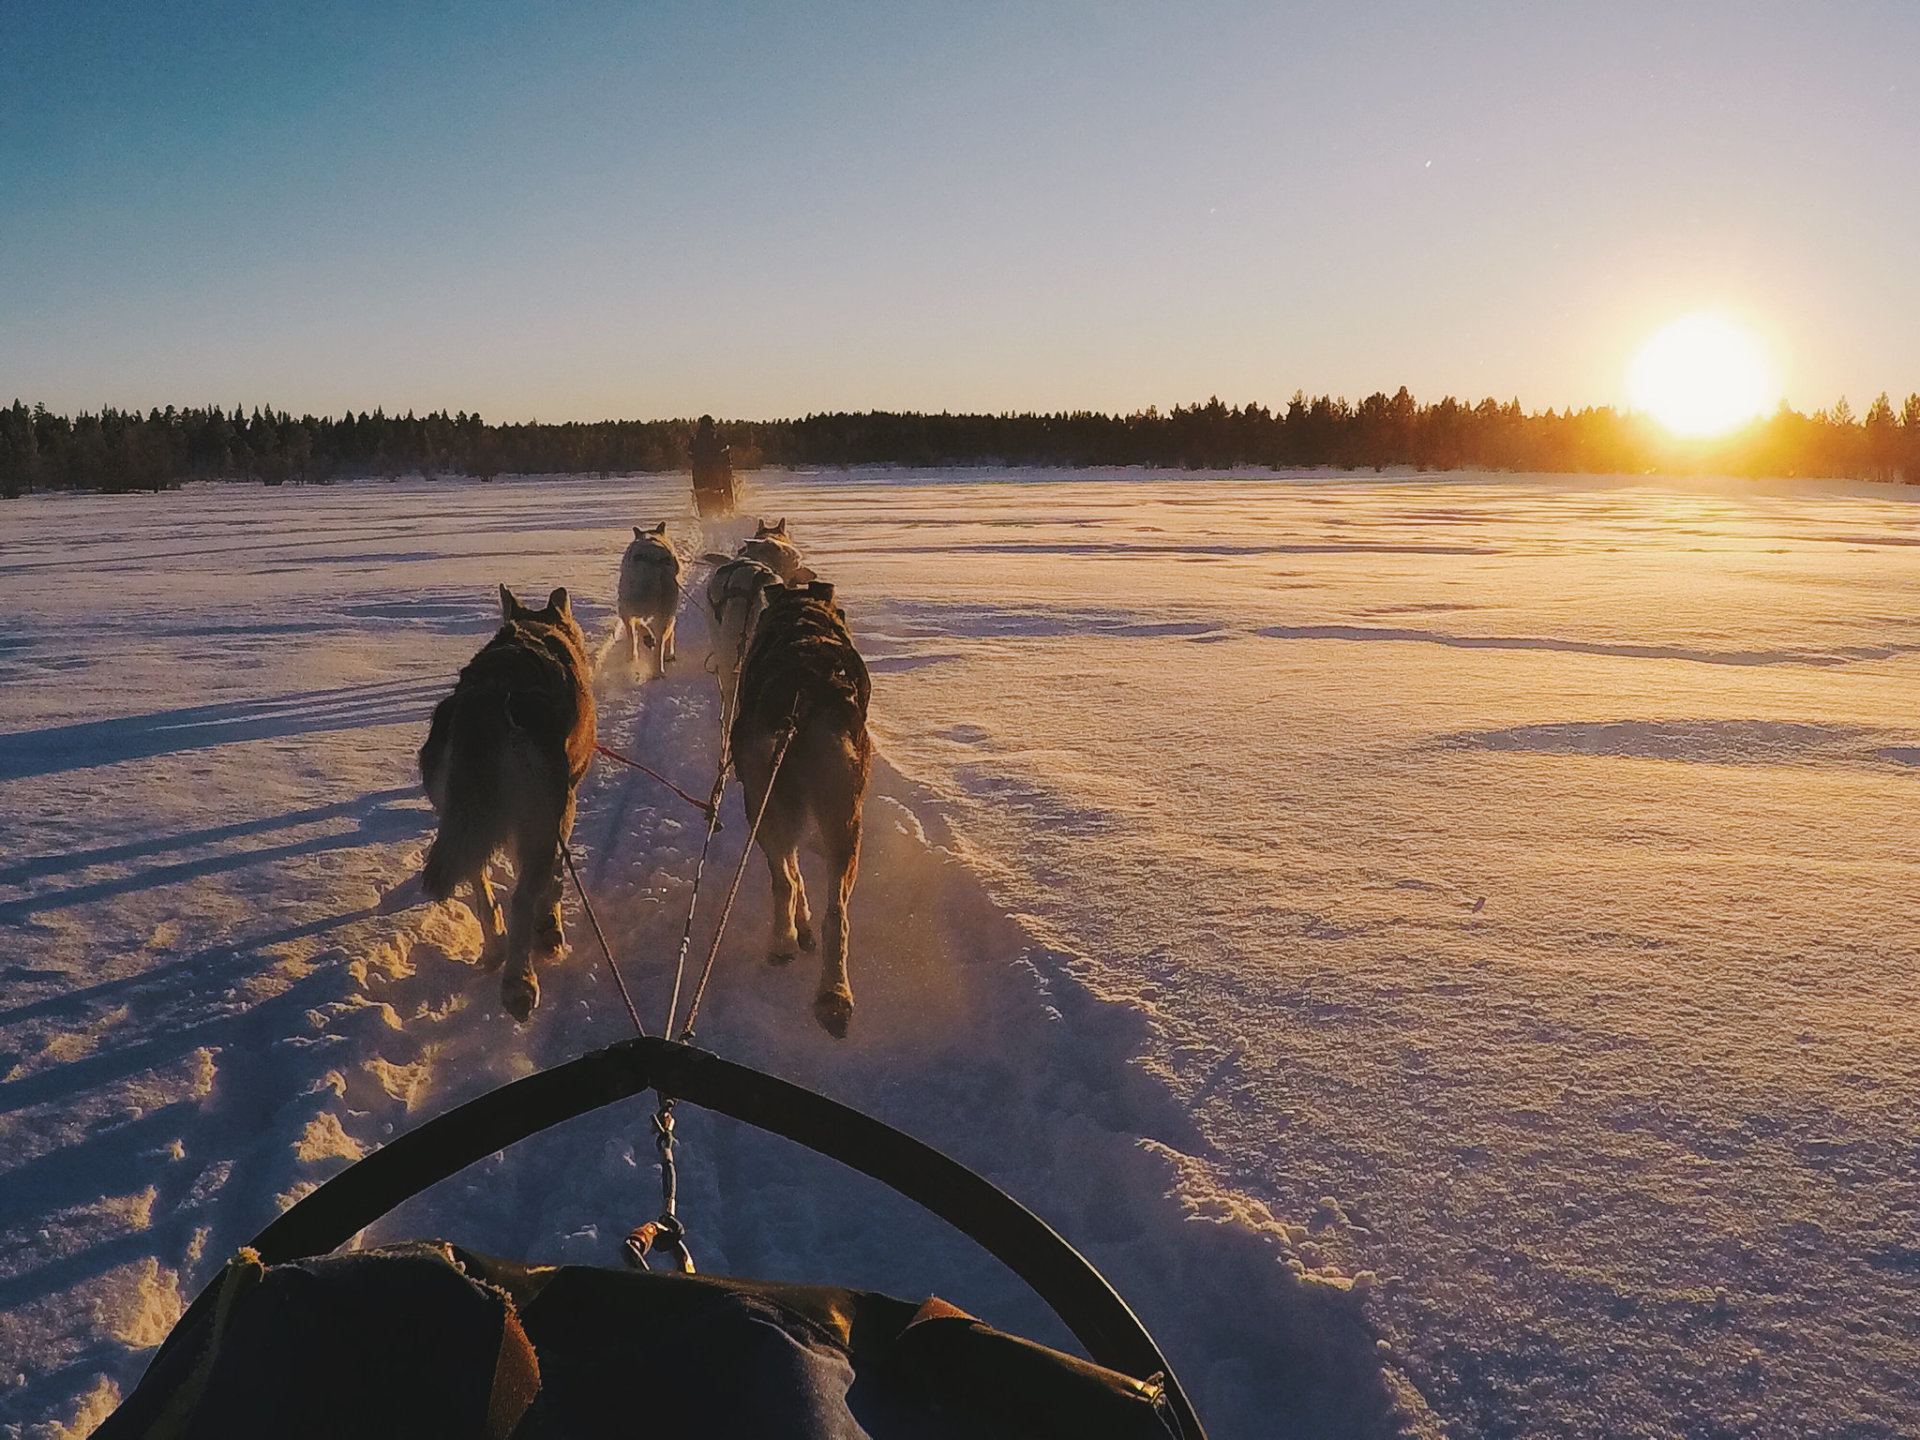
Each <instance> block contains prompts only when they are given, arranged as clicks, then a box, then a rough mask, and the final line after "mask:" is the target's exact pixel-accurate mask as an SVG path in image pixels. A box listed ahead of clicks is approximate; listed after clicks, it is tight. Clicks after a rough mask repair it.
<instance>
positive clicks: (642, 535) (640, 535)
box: [633, 525, 647, 540]
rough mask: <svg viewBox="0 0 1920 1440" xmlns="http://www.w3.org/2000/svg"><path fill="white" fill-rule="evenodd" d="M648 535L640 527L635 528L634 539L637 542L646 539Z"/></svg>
mask: <svg viewBox="0 0 1920 1440" xmlns="http://www.w3.org/2000/svg"><path fill="white" fill-rule="evenodd" d="M646 533H647V532H646V531H644V530H642V529H641V528H640V527H639V526H638V525H636V526H634V527H633V538H634V539H636V540H640V539H643V538H645V536H646Z"/></svg>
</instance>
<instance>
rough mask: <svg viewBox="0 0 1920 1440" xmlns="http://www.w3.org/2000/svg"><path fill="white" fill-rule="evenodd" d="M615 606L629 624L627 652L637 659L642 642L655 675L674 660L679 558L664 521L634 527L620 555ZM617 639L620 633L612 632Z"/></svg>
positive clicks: (637, 661)
mask: <svg viewBox="0 0 1920 1440" xmlns="http://www.w3.org/2000/svg"><path fill="white" fill-rule="evenodd" d="M614 609H615V610H616V612H617V613H618V614H619V616H620V623H621V624H622V625H624V626H626V627H627V644H628V653H629V656H630V658H631V659H632V661H633V663H634V664H635V665H638V664H639V663H640V646H641V643H642V642H643V641H644V642H645V644H646V647H647V649H648V650H650V651H652V652H653V675H654V678H655V679H658V678H659V677H660V676H662V675H664V674H666V673H667V662H668V661H669V660H673V659H676V658H677V656H676V655H675V652H674V648H673V620H674V616H675V615H676V614H677V613H678V612H679V609H680V556H679V554H678V553H677V552H676V551H675V550H674V548H673V546H672V545H670V544H669V543H668V542H667V522H666V521H664V520H662V521H661V522H660V523H659V524H658V525H656V526H654V527H653V529H651V530H642V529H641V528H640V527H639V526H638V525H636V526H634V527H633V543H632V544H631V545H629V546H627V550H626V553H625V554H624V555H622V556H621V557H620V588H619V594H618V598H617V599H616V601H615V604H614ZM615 638H616V639H617V638H619V632H618V631H617V630H616V631H615Z"/></svg>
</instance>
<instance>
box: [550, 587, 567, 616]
mask: <svg viewBox="0 0 1920 1440" xmlns="http://www.w3.org/2000/svg"><path fill="white" fill-rule="evenodd" d="M572 605H573V602H572V601H571V600H570V599H568V598H567V587H566V586H564V585H562V586H561V587H560V588H559V589H557V590H555V591H554V592H553V593H552V594H551V595H549V596H547V608H548V609H549V610H557V611H559V612H560V613H561V614H562V615H571V614H572V613H573V610H572Z"/></svg>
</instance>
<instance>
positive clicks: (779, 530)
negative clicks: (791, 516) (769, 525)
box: [773, 515, 787, 540]
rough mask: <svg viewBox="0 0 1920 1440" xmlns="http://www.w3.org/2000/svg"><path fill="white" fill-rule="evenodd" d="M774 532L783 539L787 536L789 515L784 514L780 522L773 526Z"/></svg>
mask: <svg viewBox="0 0 1920 1440" xmlns="http://www.w3.org/2000/svg"><path fill="white" fill-rule="evenodd" d="M773 533H774V534H775V535H778V536H779V537H780V538H781V539H782V540H784V539H786V538H787V517H786V516H784V515H782V516H781V517H780V521H779V523H778V524H776V525H775V526H774V527H773Z"/></svg>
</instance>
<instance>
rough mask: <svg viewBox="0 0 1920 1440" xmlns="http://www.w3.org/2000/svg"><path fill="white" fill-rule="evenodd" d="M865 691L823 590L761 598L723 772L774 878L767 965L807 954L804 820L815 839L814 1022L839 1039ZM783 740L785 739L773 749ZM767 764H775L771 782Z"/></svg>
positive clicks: (848, 991) (848, 1010)
mask: <svg viewBox="0 0 1920 1440" xmlns="http://www.w3.org/2000/svg"><path fill="white" fill-rule="evenodd" d="M871 693H872V686H871V683H870V682H869V681H868V679H867V667H866V665H865V664H864V663H863V662H862V661H861V659H860V655H859V652H858V651H856V650H855V649H854V648H853V640H852V638H851V637H850V636H849V635H848V634H847V619H846V616H845V614H844V613H842V611H841V609H840V607H839V606H838V605H836V604H834V603H833V586H831V585H828V584H826V583H824V582H819V581H816V582H813V583H810V584H806V585H794V586H781V587H779V588H777V589H774V590H771V591H769V592H768V595H767V603H766V609H765V611H764V612H763V613H762V614H761V616H760V621H759V624H758V625H756V626H755V627H754V632H753V643H752V645H751V647H750V648H749V649H748V651H747V659H746V663H745V664H744V665H742V666H741V667H740V687H739V690H738V692H737V700H738V704H739V711H738V714H736V715H735V717H734V721H733V737H732V740H733V762H734V766H735V768H736V769H737V770H738V771H739V773H740V783H741V785H742V787H743V788H744V789H745V790H746V800H747V814H748V815H750V816H751V815H762V817H763V818H762V819H761V822H760V849H761V851H762V853H763V854H765V856H766V857H767V871H768V873H769V874H770V875H771V876H772V878H773V938H772V943H771V945H770V946H769V948H768V951H767V958H768V960H770V961H771V962H772V963H773V964H775V965H784V964H786V963H787V962H788V961H790V960H792V959H793V956H794V950H795V947H796V946H797V947H798V948H799V949H802V950H811V949H812V948H813V924H812V919H813V917H812V915H811V913H810V912H809V910H808V908H807V891H806V885H805V882H804V881H802V879H801V878H800V856H799V846H800V840H801V836H802V835H803V833H804V832H805V830H806V828H807V823H808V821H809V820H811V821H812V822H813V825H814V826H815V828H816V829H817V830H818V831H819V834H820V840H821V849H822V851H823V852H824V853H825V855H826V860H827V867H828V870H829V872H830V873H831V875H832V877H833V879H832V885H833V890H832V893H831V894H830V895H829V896H828V897H827V919H826V930H827V937H826V938H827V946H826V954H825V955H823V956H822V957H821V966H820V985H819V988H818V989H817V990H816V991H815V992H814V997H813V1014H814V1018H815V1019H817V1020H818V1021H819V1022H820V1024H821V1025H822V1026H824V1027H825V1029H826V1031H827V1033H828V1034H830V1035H833V1036H834V1037H835V1038H844V1037H845V1036H846V1033H847V1023H848V1022H849V1021H850V1020H851V1019H852V1018H853V989H852V987H851V986H850V985H848V983H847V899H848V897H849V896H850V895H852V893H853V881H854V875H855V873H856V872H857V871H858V869H859V866H860V806H861V802H862V801H863V800H864V799H865V798H866V793H867V776H868V773H869V771H870V770H871V769H872V766H873V742H872V741H871V740H869V739H868V738H867V701H868V699H869V697H870V695H871ZM789 731H791V732H792V738H791V739H790V740H788V741H787V745H786V749H785V750H784V751H781V750H780V744H781V740H782V737H783V736H785V735H787V733H788V732H789ZM776 754H780V756H781V760H780V769H779V773H778V774H777V775H775V774H774V773H773V763H774V756H775V755H776ZM770 779H771V781H772V793H771V794H769V793H768V782H769V780H770ZM763 806H764V807H765V808H764V811H763V810H762V807H763Z"/></svg>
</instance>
